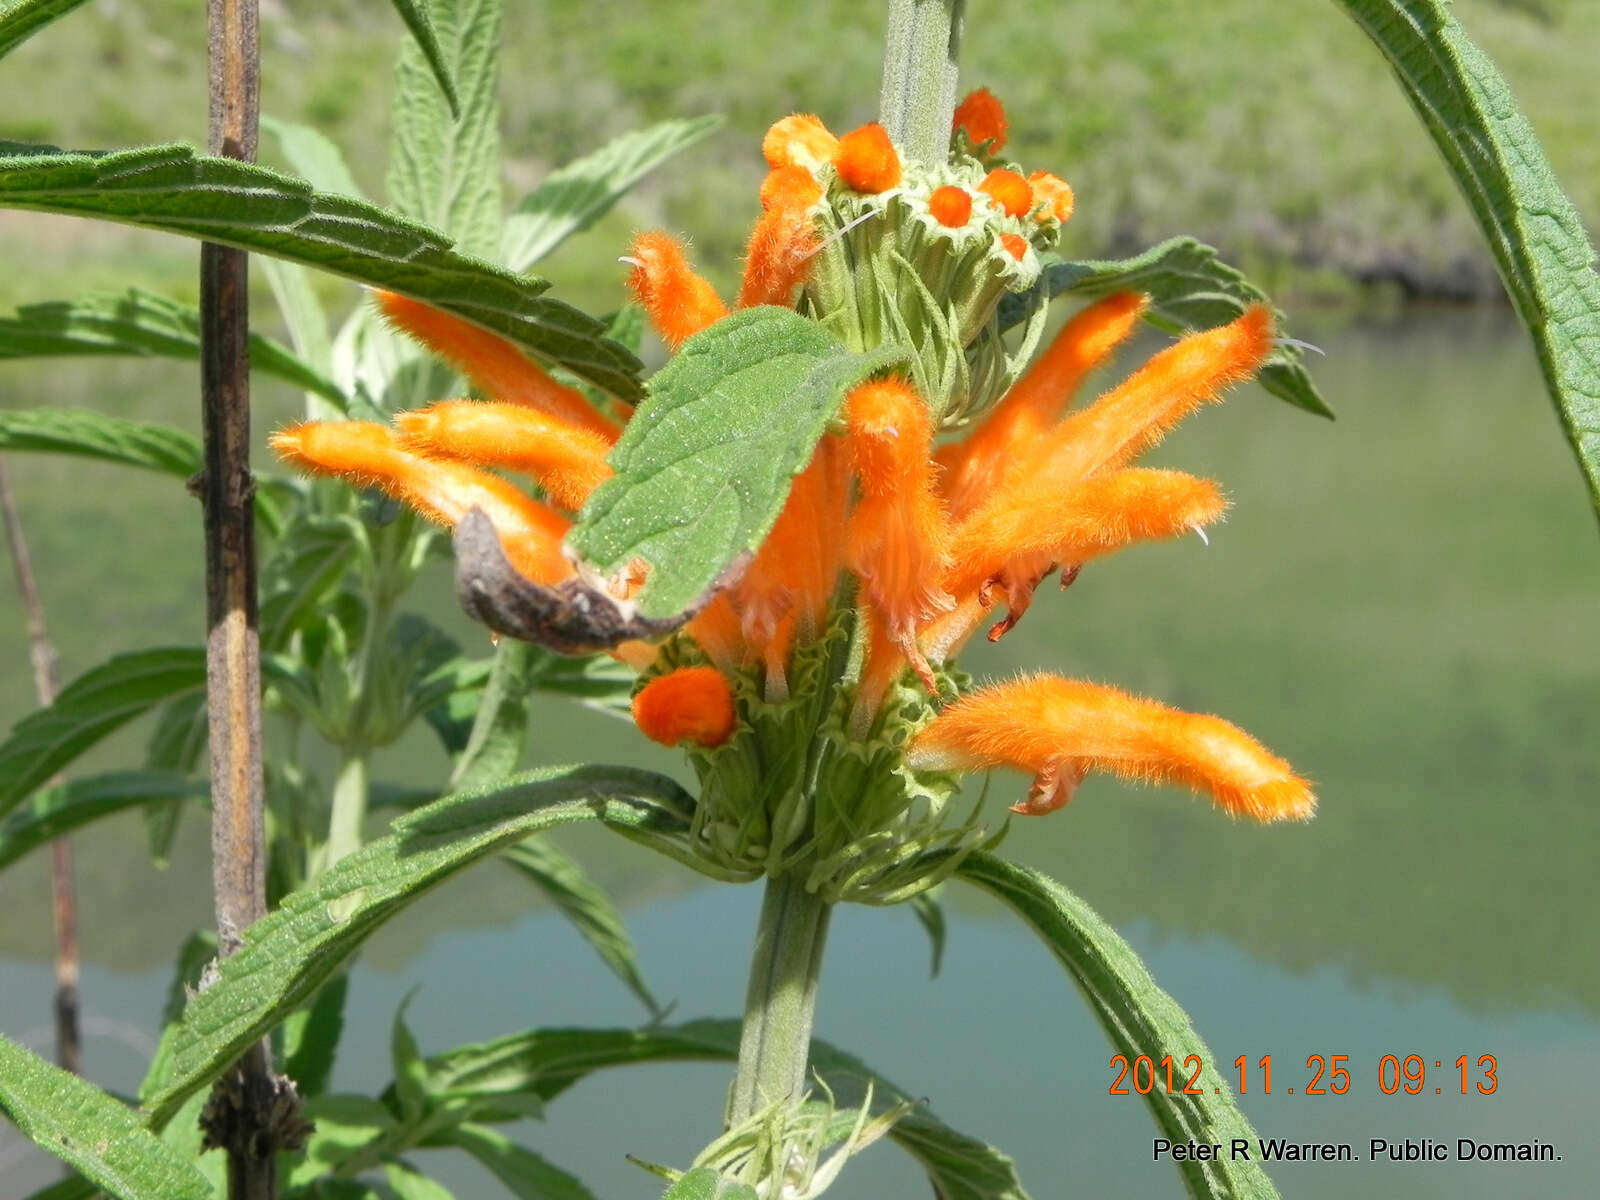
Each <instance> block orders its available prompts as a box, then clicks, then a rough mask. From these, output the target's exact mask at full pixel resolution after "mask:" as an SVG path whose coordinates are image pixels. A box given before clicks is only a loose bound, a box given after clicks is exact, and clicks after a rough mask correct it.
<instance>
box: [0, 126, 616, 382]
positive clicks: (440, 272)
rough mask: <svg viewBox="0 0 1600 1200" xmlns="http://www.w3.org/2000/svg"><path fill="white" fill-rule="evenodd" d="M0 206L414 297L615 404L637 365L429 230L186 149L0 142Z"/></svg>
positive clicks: (517, 278) (558, 307) (571, 313)
mask: <svg viewBox="0 0 1600 1200" xmlns="http://www.w3.org/2000/svg"><path fill="white" fill-rule="evenodd" d="M0 207H7V208H25V209H34V210H37V211H41V212H54V213H63V214H66V215H75V216H87V217H100V218H104V219H106V220H111V221H119V222H122V223H124V224H129V225H137V226H139V227H140V228H144V229H158V230H162V231H164V232H167V233H176V234H182V235H184V236H187V237H194V238H199V239H202V240H204V241H211V242H218V243H222V244H224V245H229V246H236V247H238V248H239V249H242V250H249V251H252V252H254V253H260V254H270V255H273V256H275V257H278V258H285V259H288V260H289V261H291V262H298V263H303V264H305V265H307V266H314V267H318V268H320V269H322V270H325V271H331V272H333V273H334V274H336V275H343V276H345V277H347V278H350V279H354V280H356V281H357V282H358V283H365V284H368V285H370V286H373V287H381V288H387V289H389V290H390V291H395V292H400V293H402V294H404V295H407V296H411V297H414V298H415V299H417V300H421V301H423V302H424V303H427V304H431V305H433V306H435V307H436V308H441V309H444V310H445V311H446V312H449V313H452V314H454V315H455V316H458V317H461V318H462V319H464V320H467V321H472V322H474V323H476V324H478V325H481V326H483V327H484V328H485V329H489V330H492V331H493V332H495V333H498V334H500V335H501V336H503V337H506V338H509V339H510V340H511V341H513V342H515V343H517V344H518V345H519V346H521V347H522V348H524V349H526V350H528V351H530V352H532V353H533V354H535V355H537V356H538V357H539V358H541V359H543V360H545V361H546V362H551V363H556V364H559V365H560V366H563V367H566V368H567V369H568V370H570V371H572V372H573V373H574V374H576V375H579V376H581V377H583V378H584V379H587V380H589V381H591V382H592V383H595V384H597V385H599V386H600V387H603V388H605V389H607V390H608V391H610V392H611V393H612V394H614V395H616V396H619V397H621V398H623V399H626V400H632V399H635V398H637V397H638V395H639V394H640V387H639V383H638V373H639V370H640V365H639V361H638V360H637V359H636V358H634V356H633V355H631V354H629V353H628V352H627V351H625V350H623V349H622V347H620V346H618V345H616V343H614V342H611V341H609V340H607V339H606V338H605V337H604V336H603V334H602V327H601V325H600V323H599V322H598V321H596V320H594V318H592V317H589V316H586V315H585V314H583V313H581V312H579V311H578V310H577V309H575V308H572V307H571V306H569V305H566V304H563V303H562V302H561V301H559V300H553V299H551V298H549V297H547V296H543V295H541V294H540V293H542V292H543V291H544V290H545V289H546V287H547V286H548V285H547V284H546V283H545V282H544V281H543V280H539V279H533V278H530V277H528V276H523V275H517V274H515V273H514V272H511V271H507V270H506V269H504V268H503V267H497V266H495V265H493V264H492V263H488V262H484V261H481V260H479V259H474V258H471V257H468V256H467V255H464V254H459V253H456V252H455V251H453V250H452V249H451V248H450V241H449V239H448V238H447V237H445V236H444V235H443V234H441V233H439V232H438V231H437V230H433V229H429V228H427V227H425V226H422V225H418V224H416V223H415V222H412V221H409V220H407V219H405V218H403V217H401V216H399V215H397V214H395V213H391V212H387V211H385V210H383V209H380V208H377V207H375V206H373V205H371V204H368V203H366V202H365V201H361V200H356V199H353V198H351V197H349V196H340V195H335V194H330V193H327V192H317V191H314V190H313V189H312V188H311V187H310V185H308V184H307V183H305V182H304V181H303V180H299V179H295V178H293V177H291V176H288V175H283V174H281V173H279V172H276V171H270V170H268V169H267V168H265V167H260V166H255V165H252V164H247V163H240V162H235V161H234V160H232V159H227V158H210V157H204V156H201V155H197V154H196V153H195V152H194V151H193V150H192V149H190V148H189V147H187V146H148V147H144V148H141V149H137V150H125V151H119V152H117V153H112V154H87V153H74V152H70V151H62V150H58V149H56V148H55V147H53V146H28V145H23V144H20V143H16V142H0Z"/></svg>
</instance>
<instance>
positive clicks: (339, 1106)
mask: <svg viewBox="0 0 1600 1200" xmlns="http://www.w3.org/2000/svg"><path fill="white" fill-rule="evenodd" d="M305 1115H306V1117H307V1118H308V1119H309V1120H310V1121H311V1122H312V1132H311V1137H310V1138H309V1139H308V1140H307V1142H306V1146H305V1151H304V1155H305V1156H304V1158H303V1159H302V1160H301V1161H300V1162H299V1163H298V1164H296V1166H295V1167H294V1169H293V1170H292V1171H291V1172H290V1173H289V1179H288V1184H289V1188H290V1194H291V1195H292V1194H293V1193H294V1189H296V1188H298V1187H303V1186H307V1185H311V1186H312V1188H313V1190H312V1193H311V1194H314V1195H315V1194H317V1193H316V1192H315V1190H314V1186H315V1185H314V1181H316V1180H317V1179H318V1177H319V1176H322V1175H324V1174H325V1173H326V1172H328V1171H332V1170H336V1169H338V1168H339V1167H340V1166H342V1165H343V1164H344V1163H346V1162H348V1161H349V1160H350V1159H352V1158H354V1157H355V1156H356V1155H358V1154H361V1155H363V1157H370V1153H369V1147H372V1146H373V1144H374V1143H376V1142H383V1143H384V1144H388V1142H389V1140H390V1139H392V1138H393V1137H394V1135H395V1134H396V1132H397V1130H398V1125H397V1124H396V1122H395V1119H394V1114H393V1113H391V1112H390V1111H389V1110H388V1109H387V1108H385V1107H384V1106H383V1105H382V1104H380V1103H379V1102H378V1101H376V1100H374V1099H373V1098H372V1097H371V1096H357V1095H352V1094H349V1093H345V1092H336V1093H334V1094H332V1095H326V1096H317V1097H315V1098H313V1099H311V1100H308V1101H307V1102H306V1106H305Z"/></svg>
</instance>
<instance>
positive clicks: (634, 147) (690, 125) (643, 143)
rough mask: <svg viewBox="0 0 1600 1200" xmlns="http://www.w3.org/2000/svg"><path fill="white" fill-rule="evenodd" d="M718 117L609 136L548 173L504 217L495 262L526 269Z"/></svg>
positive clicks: (585, 225) (716, 122)
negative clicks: (604, 140)
mask: <svg viewBox="0 0 1600 1200" xmlns="http://www.w3.org/2000/svg"><path fill="white" fill-rule="evenodd" d="M720 124H722V118H721V117H720V116H716V115H711V116H704V117H691V118H689V119H687V120H672V121H662V122H660V123H659V124H656V125H652V126H650V127H649V128H648V129H638V130H634V131H633V132H631V133H625V134H623V135H622V136H620V137H616V138H613V139H612V140H611V141H609V142H607V143H606V144H605V145H604V146H601V147H600V149H598V150H596V151H594V152H593V153H592V154H586V155H584V156H583V157H582V158H580V159H578V160H577V161H576V162H570V163H568V164H566V165H565V166H563V167H560V168H558V169H556V170H554V171H552V172H551V173H550V174H549V175H548V176H546V177H545V180H544V182H543V183H541V184H540V185H539V186H538V187H536V188H534V190H533V191H532V192H530V193H529V194H528V195H527V196H526V197H525V198H524V199H523V201H522V203H520V204H518V205H517V207H516V211H515V212H513V213H512V214H511V216H510V217H508V218H507V219H506V223H505V235H504V236H503V237H502V238H501V241H500V261H501V262H503V263H505V264H506V266H508V267H510V268H511V269H512V270H513V271H526V270H527V269H528V268H529V267H531V266H533V264H534V263H536V262H538V261H539V260H540V259H542V258H544V257H545V256H546V255H548V254H549V253H550V252H551V251H552V250H554V249H555V248H556V247H557V246H559V245H560V244H561V243H562V242H564V241H565V240H566V239H567V238H569V237H571V236H572V235H573V234H575V233H580V232H582V231H583V230H585V229H587V228H589V226H591V225H593V224H594V223H595V222H596V221H598V220H599V219H600V218H601V217H603V216H605V214H606V213H607V212H609V211H610V209H611V206H612V205H613V204H615V203H616V202H617V201H618V200H620V199H621V198H622V197H623V196H624V195H626V194H627V192H628V189H629V188H631V187H633V185H634V184H636V183H638V182H639V181H640V180H641V179H643V178H644V177H645V176H646V175H648V174H650V172H651V171H653V170H655V169H656V168H657V167H659V166H660V165H661V164H662V163H664V162H666V161H667V159H669V158H671V157H672V156H673V155H674V154H677V153H678V152H679V151H681V150H686V149H688V148H689V147H690V146H692V145H694V144H695V143H696V142H698V141H699V140H700V139H701V138H703V137H705V136H706V134H708V133H710V132H711V131H712V130H713V129H715V128H716V127H717V126H718V125H720Z"/></svg>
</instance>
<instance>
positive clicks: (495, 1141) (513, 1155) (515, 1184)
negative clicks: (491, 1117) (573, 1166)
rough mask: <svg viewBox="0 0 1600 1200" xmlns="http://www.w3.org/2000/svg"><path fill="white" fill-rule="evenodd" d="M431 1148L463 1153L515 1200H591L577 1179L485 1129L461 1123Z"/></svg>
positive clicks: (587, 1190) (438, 1138)
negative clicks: (488, 1171) (473, 1160)
mask: <svg viewBox="0 0 1600 1200" xmlns="http://www.w3.org/2000/svg"><path fill="white" fill-rule="evenodd" d="M433 1144H436V1145H440V1146H453V1147H455V1148H456V1149H457V1150H465V1151H466V1152H467V1153H468V1154H470V1155H472V1157H473V1158H475V1159H477V1160H478V1161H479V1162H480V1163H482V1164H483V1165H484V1166H485V1167H487V1168H488V1169H489V1170H490V1171H492V1172H493V1173H494V1176H495V1178H496V1179H498V1180H499V1181H500V1182H501V1183H503V1184H505V1185H506V1189H507V1190H508V1191H509V1192H510V1193H511V1194H512V1195H513V1196H515V1197H516V1198H517V1200H594V1194H593V1193H592V1192H590V1191H589V1189H588V1188H586V1187H584V1186H583V1184H581V1183H579V1182H578V1180H577V1179H576V1178H574V1177H573V1176H571V1175H569V1174H567V1172H565V1171H563V1170H562V1169H561V1168H560V1167H557V1166H553V1165H552V1164H551V1163H549V1162H547V1161H546V1160H545V1159H543V1158H541V1157H540V1156H539V1155H537V1154H535V1153H534V1152H533V1151H532V1150H529V1149H527V1148H526V1147H523V1146H519V1145H517V1143H516V1142H514V1141H512V1140H511V1139H510V1138H508V1137H506V1136H505V1134H503V1133H501V1132H500V1131H499V1130H497V1129H491V1128H489V1127H488V1126H487V1125H478V1124H475V1123H473V1122H471V1121H464V1122H462V1123H461V1124H459V1125H455V1126H452V1127H451V1128H450V1129H448V1130H446V1131H445V1132H444V1133H441V1134H439V1135H438V1136H437V1138H436V1139H435V1142H434V1143H433Z"/></svg>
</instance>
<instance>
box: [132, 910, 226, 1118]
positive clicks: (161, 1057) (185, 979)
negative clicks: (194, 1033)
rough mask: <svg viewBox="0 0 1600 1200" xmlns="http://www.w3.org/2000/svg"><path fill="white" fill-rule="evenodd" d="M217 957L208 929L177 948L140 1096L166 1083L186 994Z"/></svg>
mask: <svg viewBox="0 0 1600 1200" xmlns="http://www.w3.org/2000/svg"><path fill="white" fill-rule="evenodd" d="M216 956H217V935H216V934H214V933H212V932H211V931H210V930H209V929H197V930H195V932H193V933H191V934H190V935H189V936H188V937H187V938H185V939H184V941H183V945H182V946H180V947H178V957H177V960H176V961H175V962H174V964H173V968H172V979H171V980H170V981H169V982H168V984H167V996H166V999H165V1001H163V1003H162V1006H161V1035H160V1040H159V1041H157V1043H156V1052H155V1053H154V1054H152V1055H151V1056H150V1065H149V1066H148V1067H146V1068H145V1073H144V1079H143V1081H142V1082H141V1083H140V1084H139V1098H140V1099H141V1100H145V1099H148V1098H149V1097H151V1096H153V1095H155V1094H156V1093H157V1092H159V1091H160V1090H161V1089H162V1088H163V1087H165V1086H166V1083H167V1080H168V1079H169V1078H171V1075H172V1043H173V1039H174V1038H175V1037H176V1036H177V1032H178V1022H179V1021H181V1020H182V1019H183V1010H184V1008H185V1007H186V1006H187V1005H188V1003H189V997H190V996H191V995H193V994H194V993H195V992H197V991H199V990H200V977H201V974H202V973H203V972H204V971H205V967H206V964H207V963H209V962H210V961H211V960H212V959H214V958H215V957H216Z"/></svg>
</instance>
